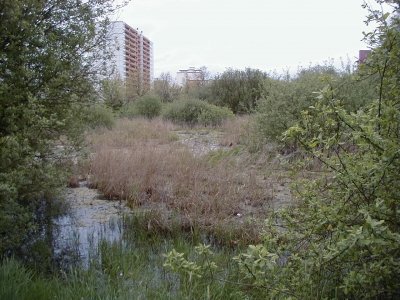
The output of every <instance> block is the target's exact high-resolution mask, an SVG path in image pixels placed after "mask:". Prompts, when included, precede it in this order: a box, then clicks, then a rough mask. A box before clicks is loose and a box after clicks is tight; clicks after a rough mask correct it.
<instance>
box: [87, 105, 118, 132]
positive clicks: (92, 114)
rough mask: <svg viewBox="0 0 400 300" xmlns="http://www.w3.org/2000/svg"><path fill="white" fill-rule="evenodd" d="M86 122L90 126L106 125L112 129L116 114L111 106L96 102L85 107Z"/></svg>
mask: <svg viewBox="0 0 400 300" xmlns="http://www.w3.org/2000/svg"><path fill="white" fill-rule="evenodd" d="M84 122H85V123H86V124H87V126H88V127H89V128H98V127H106V128H108V129H111V128H112V127H113V126H114V114H113V111H112V110H111V108H109V107H107V106H105V105H101V104H95V105H93V106H90V107H88V108H86V109H85V113H84Z"/></svg>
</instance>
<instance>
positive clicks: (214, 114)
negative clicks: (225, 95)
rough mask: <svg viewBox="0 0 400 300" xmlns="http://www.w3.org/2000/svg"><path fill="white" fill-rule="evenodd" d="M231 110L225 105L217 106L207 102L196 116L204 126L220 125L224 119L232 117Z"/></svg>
mask: <svg viewBox="0 0 400 300" xmlns="http://www.w3.org/2000/svg"><path fill="white" fill-rule="evenodd" d="M233 116H234V115H233V112H232V111H231V110H230V109H229V108H227V107H218V106H215V105H212V104H208V105H207V107H206V109H203V110H202V112H201V113H200V115H199V117H198V121H199V123H200V124H202V125H205V126H217V125H221V124H222V122H223V121H224V120H226V119H229V118H233Z"/></svg>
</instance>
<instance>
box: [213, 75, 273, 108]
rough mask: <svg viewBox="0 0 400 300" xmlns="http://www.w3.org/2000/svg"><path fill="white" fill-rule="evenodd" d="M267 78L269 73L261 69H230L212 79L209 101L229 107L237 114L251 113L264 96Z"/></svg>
mask: <svg viewBox="0 0 400 300" xmlns="http://www.w3.org/2000/svg"><path fill="white" fill-rule="evenodd" d="M266 78H267V75H266V74H265V73H263V72H261V71H260V70H253V69H246V70H244V71H242V70H233V69H228V70H227V71H225V72H224V73H222V74H220V75H218V76H216V77H215V78H214V80H213V81H212V83H211V87H210V89H211V92H210V96H208V97H210V98H209V101H210V102H212V103H214V104H216V105H219V106H226V107H229V108H230V109H231V110H232V111H233V112H234V113H235V114H237V113H250V112H252V111H253V110H254V109H255V107H256V105H257V100H259V99H260V98H261V97H262V96H263V92H264V79H266Z"/></svg>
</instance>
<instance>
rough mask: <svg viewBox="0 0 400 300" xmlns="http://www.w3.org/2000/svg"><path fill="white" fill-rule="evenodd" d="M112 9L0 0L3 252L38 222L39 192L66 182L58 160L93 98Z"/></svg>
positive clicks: (71, 2)
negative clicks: (37, 204)
mask: <svg viewBox="0 0 400 300" xmlns="http://www.w3.org/2000/svg"><path fill="white" fill-rule="evenodd" d="M114 9H115V7H114V6H113V4H112V1H111V0H110V1H108V0H89V1H81V0H3V1H1V2H0V220H1V221H0V255H2V254H4V253H11V252H12V251H13V250H15V249H16V248H17V247H18V246H19V245H20V244H21V242H22V240H23V239H24V238H26V234H27V232H28V231H29V230H31V229H32V228H33V227H32V225H33V224H34V222H33V221H34V214H33V209H34V207H35V204H36V203H37V201H35V200H37V199H39V198H42V197H44V196H45V195H46V193H47V192H48V191H52V190H54V188H56V187H58V186H60V184H62V178H61V177H60V176H59V171H58V165H59V164H60V162H61V161H62V159H63V158H65V155H66V152H68V151H72V150H73V149H74V148H73V146H74V145H76V143H75V142H76V141H77V139H78V136H79V128H78V127H77V125H78V124H79V123H80V122H79V119H80V117H81V113H80V112H81V111H82V107H84V106H87V105H88V103H89V102H90V101H91V98H93V97H92V94H93V86H94V82H95V80H96V77H95V75H96V74H97V73H98V68H99V64H96V63H94V58H95V57H98V56H99V55H100V54H101V53H103V51H102V50H100V48H101V47H102V46H104V43H105V39H104V33H105V25H106V24H107V15H108V14H109V13H110V12H112V11H113V10H114ZM96 49H98V50H96Z"/></svg>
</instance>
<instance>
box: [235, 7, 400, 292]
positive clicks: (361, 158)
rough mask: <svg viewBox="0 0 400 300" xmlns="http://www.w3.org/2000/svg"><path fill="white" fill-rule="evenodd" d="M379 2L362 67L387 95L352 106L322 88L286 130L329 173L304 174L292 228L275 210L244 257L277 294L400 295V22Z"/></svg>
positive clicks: (258, 282)
mask: <svg viewBox="0 0 400 300" xmlns="http://www.w3.org/2000/svg"><path fill="white" fill-rule="evenodd" d="M392 5H393V8H394V11H397V12H398V10H399V9H400V7H399V4H398V3H396V4H395V3H392ZM370 12H371V16H370V18H371V20H374V21H375V22H377V23H378V30H377V31H376V32H373V33H372V34H368V35H367V38H371V39H372V40H373V41H374V42H375V43H376V42H377V44H375V46H376V48H375V49H374V50H373V53H372V54H371V56H370V57H369V59H368V62H367V65H365V66H362V70H361V72H362V73H361V74H362V75H364V74H367V75H368V74H377V75H378V77H379V78H378V80H376V81H375V82H376V83H377V89H378V92H379V97H378V99H370V100H372V101H366V102H367V104H366V105H365V106H364V107H362V108H360V109H359V110H358V111H357V112H351V111H349V109H348V108H347V107H346V104H345V103H343V101H339V100H337V94H336V93H335V90H334V89H331V88H330V87H329V86H328V87H327V88H325V89H323V90H322V92H321V93H320V94H319V96H318V97H317V98H318V101H317V102H316V103H315V105H313V106H312V107H310V108H309V109H308V110H307V111H304V112H303V113H302V117H301V119H300V120H299V122H298V124H297V125H295V126H292V127H291V128H290V129H289V130H287V131H286V133H285V139H286V140H292V141H295V142H296V143H297V144H299V145H301V146H302V148H303V149H304V150H305V151H306V152H307V153H309V155H310V157H311V158H313V159H318V160H319V161H320V162H321V163H322V165H323V167H322V170H323V171H325V172H324V174H325V175H324V176H321V178H318V179H315V180H305V181H304V182H302V183H299V185H298V186H297V189H296V191H297V197H298V199H299V201H298V204H297V205H296V206H295V207H293V208H291V209H286V210H283V211H280V212H278V213H277V214H276V218H275V220H277V221H278V222H279V224H281V225H284V230H277V229H276V226H275V225H276V224H274V222H273V220H271V222H270V224H269V225H270V226H269V227H268V229H267V230H266V233H265V236H264V238H265V243H264V244H262V245H258V246H256V247H252V248H249V251H248V252H247V253H245V254H242V255H241V256H239V257H238V260H239V262H240V264H239V265H240V269H241V272H242V273H243V274H244V275H245V276H246V278H247V279H248V280H250V282H252V284H254V285H255V286H257V287H258V288H264V289H269V290H274V291H275V292H274V295H276V296H277V297H282V298H284V297H288V296H292V297H295V298H300V299H302V298H349V299H366V298H368V299H370V298H371V299H377V298H379V299H395V298H398V297H399V295H400V288H399V283H398V278H400V271H399V270H400V269H399V267H400V243H399V242H400V224H399V221H398V220H399V218H398V214H399V211H400V202H399V199H400V188H399V187H400V185H399V183H400V174H399V170H400V152H399V149H400V139H399V137H400V132H399V128H400V105H399V103H400V88H399V87H400V86H399V84H398V82H399V79H400V78H399V74H400V59H399V57H400V32H399V30H398V26H399V24H400V22H399V17H398V14H397V15H393V18H392V19H391V20H390V22H389V21H388V19H387V14H384V13H382V12H381V10H372V11H370ZM339 94H340V93H339ZM276 265H277V266H278V267H276Z"/></svg>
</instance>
